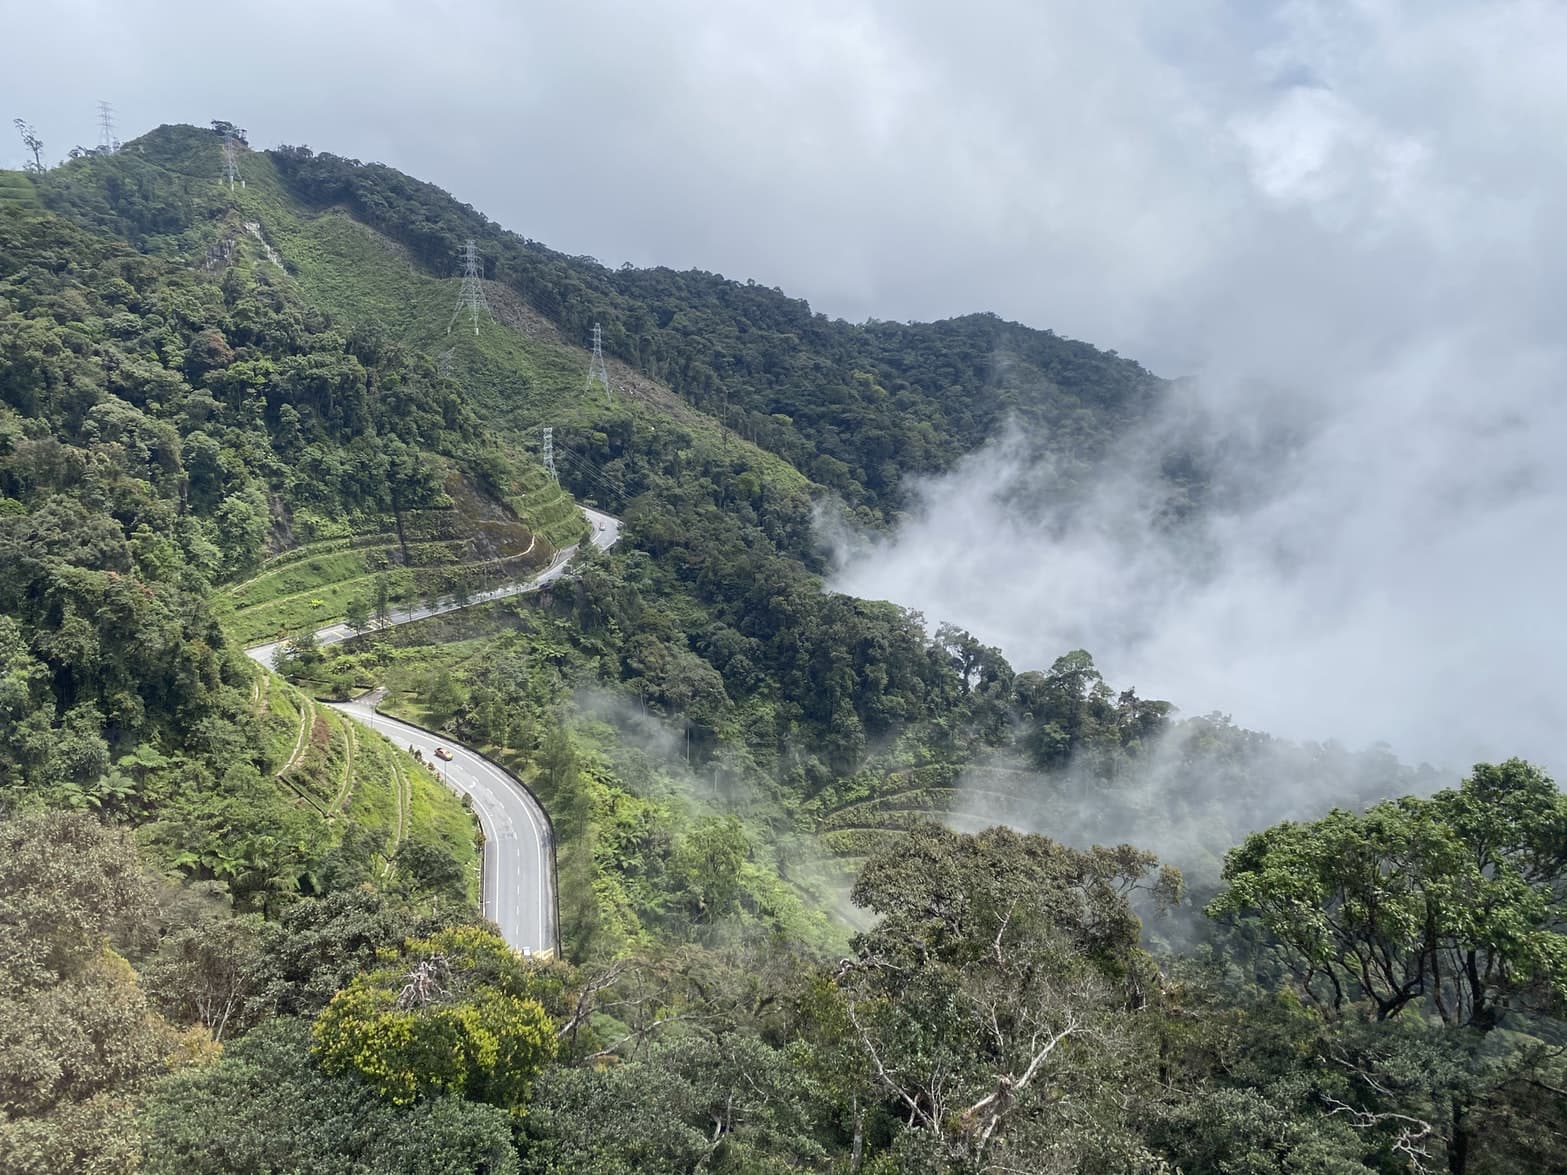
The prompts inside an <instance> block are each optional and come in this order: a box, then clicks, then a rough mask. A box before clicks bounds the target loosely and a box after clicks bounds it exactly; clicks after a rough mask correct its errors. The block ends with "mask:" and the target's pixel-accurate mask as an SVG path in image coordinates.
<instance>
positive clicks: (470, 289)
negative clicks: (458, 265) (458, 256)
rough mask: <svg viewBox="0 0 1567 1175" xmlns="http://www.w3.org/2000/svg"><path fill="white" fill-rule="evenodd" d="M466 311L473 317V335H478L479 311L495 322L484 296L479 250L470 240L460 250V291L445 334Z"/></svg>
mask: <svg viewBox="0 0 1567 1175" xmlns="http://www.w3.org/2000/svg"><path fill="white" fill-rule="evenodd" d="M465 309H466V310H467V311H468V313H469V314H470V315H472V317H473V333H474V334H475V335H477V334H478V333H479V311H480V310H481V309H482V310H483V311H484V312H485V313H486V314H488V315H489V316H490V320H491V321H492V322H493V321H494V320H495V315H494V314H492V313H491V312H490V300H489V299H488V298H486V297H485V296H484V267H483V266H482V265H481V264H480V263H479V249H478V246H476V245H475V244H474V243H473V241H472V240H470V241H469V242H468V243H467V244H466V245H464V246H463V248H462V289H461V290H459V291H458V293H457V308H456V309H455V310H453V311H452V320H451V322H448V323H447V324H446V333H447V334H451V333H452V327H453V326H455V325H456V324H457V319H458V317H459V316H460V315H461V314H462V312H463V310H465Z"/></svg>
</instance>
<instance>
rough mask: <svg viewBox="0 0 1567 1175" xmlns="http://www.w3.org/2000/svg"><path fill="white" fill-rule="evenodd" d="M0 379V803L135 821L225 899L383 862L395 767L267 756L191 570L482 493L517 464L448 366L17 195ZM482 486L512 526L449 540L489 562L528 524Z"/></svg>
mask: <svg viewBox="0 0 1567 1175" xmlns="http://www.w3.org/2000/svg"><path fill="white" fill-rule="evenodd" d="M0 390H3V402H0V681H3V687H0V789H3V793H4V800H3V802H4V803H5V804H6V805H7V806H8V807H9V806H12V805H16V806H38V805H49V806H68V807H91V808H96V809H98V810H100V811H102V812H103V813H104V814H105V815H106V816H110V817H112V818H114V819H117V820H124V821H128V822H133V823H136V824H139V825H142V826H143V827H145V828H146V829H147V836H148V838H149V843H151V844H154V845H157V846H159V848H160V849H161V850H163V852H164V853H165V859H166V862H167V863H168V864H169V865H171V866H174V867H177V868H181V869H185V870H187V871H189V872H190V873H191V874H192V875H193V876H197V877H208V878H212V879H215V880H219V881H222V882H224V883H225V884H227V885H228V887H229V888H230V890H231V892H232V893H233V894H234V896H235V897H236V898H237V899H238V900H240V901H241V902H256V903H258V904H265V903H267V902H270V901H273V900H275V898H276V897H277V896H278V895H282V894H288V893H293V892H296V891H299V890H304V891H306V892H309V891H312V890H318V889H319V888H320V887H322V886H327V887H331V886H334V885H343V884H353V883H354V880H353V879H354V878H357V877H360V876H366V877H372V876H376V875H377V872H378V871H379V880H381V881H382V882H384V883H387V884H390V883H392V879H391V877H390V876H389V875H388V874H387V873H386V870H385V868H384V866H385V862H386V861H387V859H388V858H390V857H391V856H393V855H394V854H395V853H396V851H397V848H398V844H399V843H400V838H399V837H394V836H392V835H391V833H390V825H389V823H388V821H387V820H385V819H380V818H375V819H372V818H370V816H369V815H368V814H369V813H370V812H372V811H374V810H377V809H379V808H382V807H385V805H384V804H378V803H375V802H372V801H371V799H370V798H369V797H371V796H372V794H373V793H374V792H375V789H376V788H378V787H384V786H387V785H388V781H389V780H390V779H391V778H392V776H393V775H394V774H395V768H394V767H393V766H392V765H391V764H390V763H389V762H382V761H378V760H377V758H376V756H374V755H373V754H372V755H370V756H368V757H361V758H360V760H359V763H358V765H357V766H355V765H354V763H353V760H352V758H351V756H350V754H349V751H348V744H347V742H346V741H345V740H339V741H341V742H342V743H343V745H342V747H341V748H340V752H341V753H340V754H338V753H336V752H330V751H326V752H323V756H318V757H317V758H319V759H320V762H319V763H317V762H315V761H314V760H310V759H306V760H304V761H300V762H295V763H292V764H282V765H280V764H279V763H277V762H275V761H274V760H275V759H276V758H277V755H278V751H277V748H275V747H273V746H272V745H271V739H270V736H269V733H268V731H269V726H268V721H269V716H271V717H275V716H276V715H275V709H274V705H273V704H274V703H275V705H276V706H284V705H285V704H286V703H285V701H284V700H283V699H282V697H281V696H278V697H274V698H271V699H269V703H268V704H263V703H262V699H261V691H260V687H259V686H258V685H257V683H256V682H255V681H254V680H253V678H252V676H251V672H250V670H249V668H248V666H247V665H246V664H245V663H244V661H243V660H242V659H241V658H239V656H238V654H237V648H236V644H235V642H234V640H233V638H232V635H231V633H230V632H228V631H225V625H224V623H223V621H222V619H221V614H222V612H223V608H222V607H221V601H214V599H213V596H212V591H211V588H212V584H213V583H214V582H217V581H221V580H223V579H225V578H237V577H240V576H246V575H250V574H252V573H253V572H254V571H255V570H256V569H257V567H258V565H259V564H260V562H261V560H262V559H263V558H264V557H265V555H266V552H267V551H268V550H271V549H276V548H277V547H279V546H282V545H286V544H287V543H289V542H291V541H295V540H296V539H297V536H298V534H299V532H301V531H305V530H310V531H314V532H316V533H325V534H327V535H331V534H333V533H338V534H344V535H347V534H352V533H353V532H354V531H355V529H356V528H363V527H365V526H366V524H367V523H368V522H370V521H375V522H377V523H379V522H380V521H381V520H384V519H385V518H386V517H387V516H391V517H393V518H395V519H396V520H397V524H398V526H399V528H400V530H401V531H402V532H404V533H407V532H408V531H409V530H410V528H411V527H412V526H413V524H414V523H416V522H417V521H418V520H420V519H425V518H430V519H441V518H447V517H450V516H455V515H460V514H461V513H462V510H461V509H460V506H461V503H462V502H463V501H464V500H468V499H472V500H474V501H479V500H481V499H480V498H479V495H478V493H477V491H475V490H473V488H472V487H473V486H474V485H475V484H477V483H479V482H481V481H484V480H490V481H496V480H498V479H500V478H502V477H504V475H505V471H506V470H507V469H509V466H508V464H507V463H506V461H505V458H504V455H503V454H490V452H489V450H488V448H487V446H486V443H485V442H484V441H483V440H481V439H480V437H479V435H478V430H477V427H476V425H475V423H474V421H473V419H472V417H471V416H470V415H468V414H466V413H465V412H464V411H463V409H462V407H461V404H460V402H459V401H458V400H457V399H456V398H455V397H454V395H453V394H452V389H451V388H450V387H449V386H445V385H443V382H442V381H441V379H440V378H439V377H438V376H437V375H436V373H435V371H434V369H433V367H432V365H431V364H430V363H429V361H428V360H424V359H421V358H420V357H419V356H417V355H415V354H412V353H409V352H407V351H405V350H401V349H398V348H395V347H391V346H389V345H386V344H384V343H379V344H378V343H375V342H374V341H373V340H369V339H366V338H364V337H362V336H361V337H359V338H356V339H354V340H348V339H345V337H344V336H343V335H342V334H340V333H338V332H337V331H336V330H334V329H333V326H332V324H331V322H330V320H328V319H327V318H326V317H325V316H324V315H322V314H321V313H320V312H319V311H318V310H315V309H313V308H312V307H310V306H309V305H308V304H306V303H304V302H302V301H301V300H300V298H299V297H298V295H297V294H296V293H295V292H293V291H292V290H291V289H290V288H289V287H288V285H286V284H283V283H279V282H277V281H274V280H271V278H270V276H269V275H268V274H267V272H266V267H265V263H257V261H256V260H255V259H254V258H253V257H251V256H250V255H249V254H247V253H245V252H244V251H243V250H235V251H233V252H232V253H231V255H230V256H229V258H228V259H227V260H226V262H225V264H224V265H223V266H222V267H221V268H219V269H214V270H213V271H211V272H198V271H193V270H191V269H189V268H186V267H183V266H179V265H176V264H172V263H170V262H167V261H163V260H160V259H158V258H154V257H149V256H147V255H144V254H141V253H138V252H136V251H135V250H133V249H131V248H129V247H127V246H125V245H123V244H120V243H118V242H115V241H113V240H111V239H109V238H106V237H103V236H101V235H98V234H95V233H91V232H88V231H85V230H83V229H82V228H80V227H78V226H76V225H73V224H71V223H69V222H68V221H65V220H63V219H61V218H60V217H58V216H56V215H54V214H51V213H46V212H43V211H41V210H39V209H37V208H28V207H25V206H11V207H7V208H3V209H0ZM487 457H488V458H489V459H486V458H487ZM490 510H491V512H492V513H497V512H498V513H499V514H500V515H502V516H504V519H509V521H507V522H504V525H501V530H502V531H505V533H503V534H499V535H488V536H486V535H485V534H484V533H483V532H484V531H485V529H486V528H487V527H490V526H491V523H490V521H489V520H481V521H480V522H479V523H477V524H475V525H474V526H473V527H471V528H470V530H471V531H473V532H474V533H471V534H468V535H466V536H464V539H463V541H464V542H465V543H468V544H473V543H476V542H479V541H480V540H481V539H485V540H486V541H487V542H488V543H489V546H490V548H492V550H491V551H490V553H489V557H490V561H491V562H494V561H496V558H497V551H496V550H494V548H498V549H499V550H498V557H499V559H500V561H502V562H504V560H505V558H506V557H507V556H508V553H507V552H506V551H505V549H504V543H506V542H510V543H511V544H512V545H514V546H520V545H522V544H527V545H529V546H531V547H533V548H534V549H535V550H537V551H540V552H541V554H542V553H543V551H544V550H547V544H545V547H544V548H541V547H540V544H539V543H538V542H535V541H534V536H533V535H532V534H531V533H529V532H528V531H527V529H526V527H524V526H522V525H521V523H520V521H519V520H518V519H517V518H516V517H515V515H514V514H512V513H511V512H510V511H509V510H508V509H507V508H505V507H504V505H503V504H502V503H500V502H497V501H494V500H493V499H492V500H490ZM508 528H509V529H508ZM425 537H428V538H431V539H433V538H435V537H436V536H434V535H429V536H425ZM415 546H416V544H414V543H412V542H409V543H407V544H406V547H408V548H410V549H411V548H414V547H415ZM441 570H442V574H440V575H435V574H434V573H432V574H431V576H430V581H431V582H445V581H446V579H447V578H448V577H447V575H446V574H445V569H444V568H443V569H441ZM416 572H417V569H416V571H415V572H414V573H410V574H411V575H416ZM412 586H414V587H416V588H417V587H420V586H421V585H420V584H419V583H418V581H417V578H414V579H413V581H412ZM215 603H217V604H219V605H220V606H217V607H215V606H214V604H215ZM285 725H287V723H286V722H285ZM313 729H314V728H313V727H312V730H313ZM323 729H324V730H325V732H326V733H325V735H324V736H323V737H324V738H325V743H324V744H323V745H327V746H330V745H333V744H332V732H333V724H332V723H331V722H328V723H326V725H325V727H323ZM314 745H315V744H314V743H312V742H310V740H309V739H306V740H304V741H303V742H301V743H300V744H299V747H300V749H301V751H303V750H305V749H308V748H309V747H311V746H314ZM334 754H336V757H335V758H334ZM418 790H419V791H420V794H421V796H425V798H424V799H421V801H420V803H421V811H424V812H425V813H426V816H425V817H421V818H420V819H419V820H417V821H414V822H413V823H412V824H410V823H409V822H408V821H405V822H404V823H405V827H404V834H405V835H406V834H410V833H412V834H417V836H416V839H419V840H420V841H421V842H422V843H436V842H439V844H438V847H437V850H436V854H437V855H438V856H442V857H445V858H447V859H448V860H450V861H452V862H453V863H454V864H453V868H454V869H455V870H456V872H455V875H454V876H448V875H446V874H445V873H442V871H440V870H433V871H432V870H425V872H426V873H428V874H429V875H430V876H439V877H440V878H441V880H439V882H438V888H439V889H441V890H443V891H447V892H452V893H454V894H458V895H460V894H462V893H464V892H466V891H467V890H468V889H469V888H471V887H469V886H468V884H467V882H466V880H465V878H464V877H463V869H464V868H465V862H466V861H468V860H470V859H471V857H472V854H473V845H472V826H471V822H470V821H469V820H468V818H467V817H466V815H465V814H463V813H462V811H461V809H460V807H459V806H458V805H457V803H456V801H455V800H452V799H451V798H450V797H448V796H446V795H445V793H440V794H439V795H437V796H435V798H433V799H430V798H429V797H428V796H426V794H425V789H422V788H421V789H418ZM355 796H358V797H360V799H359V800H358V801H357V802H356V801H355V799H354V797H355ZM361 815H364V816H365V818H363V819H361ZM415 825H417V827H415ZM437 827H439V828H441V829H444V831H443V832H442V833H441V835H440V836H434V833H433V832H432V831H431V830H433V829H435V828H437ZM457 830H462V831H457ZM426 832H430V833H431V836H425V835H424V834H425V833H426ZM432 837H433V840H432Z"/></svg>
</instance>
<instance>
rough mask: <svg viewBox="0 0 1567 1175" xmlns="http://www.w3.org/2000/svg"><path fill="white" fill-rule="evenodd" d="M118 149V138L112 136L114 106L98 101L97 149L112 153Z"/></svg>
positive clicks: (106, 153) (108, 153)
mask: <svg viewBox="0 0 1567 1175" xmlns="http://www.w3.org/2000/svg"><path fill="white" fill-rule="evenodd" d="M119 149H120V140H118V139H116V138H115V137H114V107H112V106H110V105H109V104H108V103H107V102H99V103H98V150H100V151H102V152H103V153H104V154H105V155H113V154H114V153H115V152H116V151H118V150H119Z"/></svg>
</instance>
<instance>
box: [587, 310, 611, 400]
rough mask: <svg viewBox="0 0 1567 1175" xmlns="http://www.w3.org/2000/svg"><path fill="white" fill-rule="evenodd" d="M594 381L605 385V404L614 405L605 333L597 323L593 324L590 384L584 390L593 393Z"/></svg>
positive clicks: (589, 365) (589, 371)
mask: <svg viewBox="0 0 1567 1175" xmlns="http://www.w3.org/2000/svg"><path fill="white" fill-rule="evenodd" d="M594 379H598V380H599V381H600V382H601V383H603V385H604V402H605V403H606V404H613V403H614V402H615V395H614V393H613V392H611V391H610V388H609V368H607V367H605V366H604V332H603V331H602V330H601V329H600V328H599V324H598V323H596V322H595V323H594V324H593V358H592V359H590V360H588V382H587V383H586V384H585V385H584V386H583V389H582V390H583V391H585V392H586V391H592V390H593V381H594Z"/></svg>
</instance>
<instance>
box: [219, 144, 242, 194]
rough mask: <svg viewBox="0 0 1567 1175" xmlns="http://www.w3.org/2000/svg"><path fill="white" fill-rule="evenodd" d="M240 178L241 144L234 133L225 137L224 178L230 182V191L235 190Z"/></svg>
mask: <svg viewBox="0 0 1567 1175" xmlns="http://www.w3.org/2000/svg"><path fill="white" fill-rule="evenodd" d="M238 176H239V143H238V142H237V141H236V140H235V138H234V135H233V134H232V132H230V133H225V134H224V136H223V178H224V179H226V180H227V181H228V185H229V191H231V192H232V191H233V190H234V180H235V179H236V178H237V177H238Z"/></svg>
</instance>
